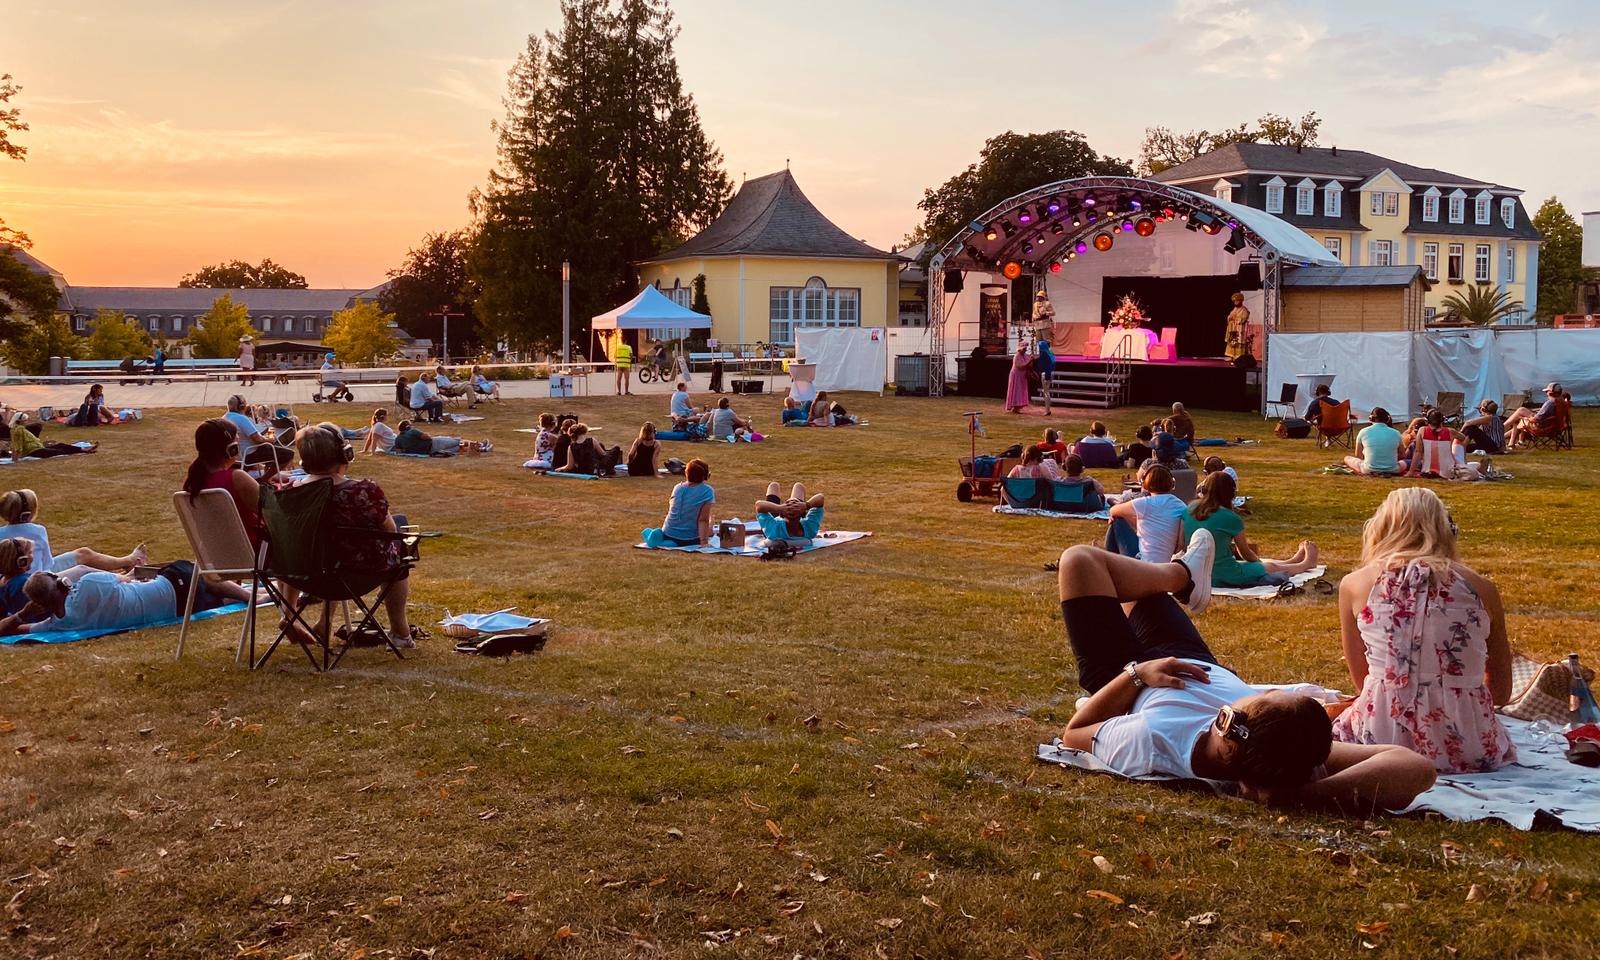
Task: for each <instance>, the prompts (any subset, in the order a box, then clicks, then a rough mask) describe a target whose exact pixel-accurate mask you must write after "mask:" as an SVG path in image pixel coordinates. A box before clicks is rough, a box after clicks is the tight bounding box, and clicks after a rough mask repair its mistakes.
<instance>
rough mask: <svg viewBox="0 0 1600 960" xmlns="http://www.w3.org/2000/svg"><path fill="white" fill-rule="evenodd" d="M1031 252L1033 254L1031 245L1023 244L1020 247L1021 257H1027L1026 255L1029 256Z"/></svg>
mask: <svg viewBox="0 0 1600 960" xmlns="http://www.w3.org/2000/svg"><path fill="white" fill-rule="evenodd" d="M1032 252H1033V244H1031V243H1024V244H1023V245H1022V255H1023V256H1027V255H1028V254H1030V253H1032Z"/></svg>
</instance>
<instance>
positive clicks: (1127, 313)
mask: <svg viewBox="0 0 1600 960" xmlns="http://www.w3.org/2000/svg"><path fill="white" fill-rule="evenodd" d="M1148 319H1150V318H1149V317H1147V316H1145V315H1144V309H1143V308H1142V307H1140V306H1139V301H1137V300H1135V299H1133V295H1132V294H1128V295H1126V296H1124V297H1123V298H1122V300H1121V301H1120V302H1118V304H1117V306H1116V308H1115V309H1113V310H1112V311H1111V325H1112V326H1113V327H1121V328H1123V329H1124V330H1134V329H1137V328H1139V327H1142V326H1144V322H1145V321H1146V320H1148Z"/></svg>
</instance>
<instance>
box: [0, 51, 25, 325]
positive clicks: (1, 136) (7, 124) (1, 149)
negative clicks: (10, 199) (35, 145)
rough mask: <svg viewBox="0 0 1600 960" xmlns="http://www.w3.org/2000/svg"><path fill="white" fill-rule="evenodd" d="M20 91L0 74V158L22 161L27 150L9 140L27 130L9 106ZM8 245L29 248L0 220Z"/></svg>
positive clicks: (1, 290)
mask: <svg viewBox="0 0 1600 960" xmlns="http://www.w3.org/2000/svg"><path fill="white" fill-rule="evenodd" d="M21 90H22V88H21V87H19V86H17V84H16V82H15V81H13V80H12V79H11V74H9V73H0V157H10V158H11V159H12V160H22V159H25V158H26V157H27V156H28V148H27V147H25V146H23V145H22V144H20V143H17V142H16V141H14V140H12V139H11V135H12V134H14V133H22V132H23V131H25V130H27V129H28V125H27V124H26V123H23V122H22V111H21V110H20V109H19V108H17V107H13V106H10V105H9V104H10V102H11V98H12V97H14V96H16V95H17V94H18V93H19V92H21ZM8 243H9V244H15V245H16V246H19V247H26V246H29V242H28V235H27V234H25V233H23V232H21V231H20V230H13V229H12V228H10V227H8V226H6V222H5V220H3V219H0V247H3V246H4V245H5V244H8ZM4 292H6V291H5V288H4V287H0V293H4Z"/></svg>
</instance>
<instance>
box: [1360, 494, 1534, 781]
mask: <svg viewBox="0 0 1600 960" xmlns="http://www.w3.org/2000/svg"><path fill="white" fill-rule="evenodd" d="M1361 560H1362V566H1360V567H1359V568H1357V569H1356V570H1354V571H1352V572H1351V573H1350V574H1349V575H1348V576H1346V577H1345V578H1344V580H1343V581H1342V582H1340V584H1339V634H1340V638H1341V641H1342V643H1343V646H1344V658H1345V662H1346V664H1347V665H1348V666H1349V668H1350V680H1351V682H1353V683H1354V684H1355V685H1356V689H1357V690H1359V691H1360V693H1359V694H1358V695H1357V696H1356V699H1355V701H1354V702H1353V703H1351V704H1350V706H1349V708H1348V709H1346V710H1345V711H1344V712H1343V713H1341V714H1339V717H1338V719H1337V720H1335V721H1334V724H1333V735H1334V737H1335V738H1336V739H1338V740H1342V741H1344V742H1346V743H1389V744H1395V745H1397V746H1402V747H1406V748H1408V749H1410V750H1415V751H1416V752H1417V753H1420V754H1422V755H1423V756H1424V757H1427V758H1428V760H1429V761H1430V762H1431V763H1432V764H1433V766H1434V769H1436V770H1438V771H1439V772H1440V773H1482V772H1487V771H1489V770H1497V769H1499V768H1500V767H1502V766H1504V765H1506V764H1508V763H1511V762H1513V761H1514V760H1516V758H1517V753H1516V749H1515V747H1513V746H1512V743H1511V738H1510V736H1509V735H1508V734H1507V732H1506V729H1505V727H1504V726H1502V725H1501V723H1500V720H1499V718H1498V717H1497V716H1496V715H1495V712H1494V711H1495V707H1496V706H1497V705H1502V704H1504V703H1506V702H1507V701H1508V700H1510V698H1511V644H1510V641H1508V640H1507V639H1506V618H1505V610H1504V609H1503V608H1502V606H1501V604H1500V592H1499V591H1498V590H1496V589H1495V586H1494V584H1493V583H1492V582H1491V581H1490V580H1489V579H1488V578H1486V577H1484V576H1481V575H1480V574H1478V573H1476V572H1475V571H1473V570H1472V568H1470V567H1468V566H1467V565H1466V564H1464V563H1462V562H1461V557H1460V550H1459V545H1458V543H1457V536H1456V525H1455V521H1454V520H1452V519H1450V512H1449V510H1448V509H1447V508H1446V507H1445V505H1444V502H1443V501H1441V500H1440V499H1439V497H1438V495H1437V494H1435V493H1434V492H1433V491H1432V490H1429V489H1427V488H1425V487H1405V488H1403V489H1400V490H1394V491H1391V492H1390V494H1389V496H1388V498H1387V499H1385V500H1384V501H1383V503H1382V504H1381V505H1380V506H1379V507H1378V512H1377V513H1375V514H1373V515H1372V519H1371V520H1368V521H1367V523H1366V526H1365V527H1364V528H1363V531H1362V535H1361Z"/></svg>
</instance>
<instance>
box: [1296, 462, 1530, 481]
mask: <svg viewBox="0 0 1600 960" xmlns="http://www.w3.org/2000/svg"><path fill="white" fill-rule="evenodd" d="M1312 472H1313V473H1323V474H1328V475H1331V476H1339V477H1366V478H1367V479H1369V480H1381V479H1389V480H1451V481H1455V482H1459V483H1480V482H1494V481H1497V480H1515V479H1517V478H1516V476H1515V475H1513V474H1509V473H1506V472H1505V471H1504V470H1501V469H1500V468H1499V467H1494V468H1493V469H1492V470H1491V471H1490V472H1489V475H1488V476H1486V477H1485V476H1456V475H1452V476H1448V477H1445V476H1431V477H1428V476H1422V475H1420V474H1417V475H1412V474H1409V473H1357V472H1356V471H1354V470H1351V469H1350V468H1349V467H1347V466H1345V465H1344V464H1342V463H1335V464H1330V465H1328V466H1326V467H1323V468H1322V469H1321V470H1313V471H1312Z"/></svg>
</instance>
